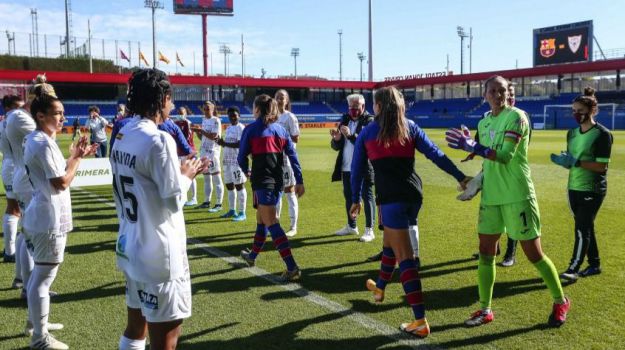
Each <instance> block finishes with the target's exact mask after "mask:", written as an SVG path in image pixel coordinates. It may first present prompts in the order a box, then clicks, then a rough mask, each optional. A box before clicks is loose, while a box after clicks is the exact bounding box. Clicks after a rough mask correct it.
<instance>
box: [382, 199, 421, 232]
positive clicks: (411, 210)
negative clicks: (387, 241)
mask: <svg viewBox="0 0 625 350" xmlns="http://www.w3.org/2000/svg"><path fill="white" fill-rule="evenodd" d="M419 209H421V201H418V202H413V203H408V202H395V203H388V204H381V205H380V209H379V210H378V213H379V217H378V220H379V223H380V224H381V225H382V226H384V227H388V228H392V229H396V230H402V229H406V230H407V229H408V227H409V226H415V225H417V215H419Z"/></svg>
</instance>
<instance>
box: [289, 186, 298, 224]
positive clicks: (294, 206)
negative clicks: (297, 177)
mask: <svg viewBox="0 0 625 350" xmlns="http://www.w3.org/2000/svg"><path fill="white" fill-rule="evenodd" d="M286 200H287V202H289V218H290V219H291V228H292V229H296V228H297V216H298V214H299V205H298V203H297V195H296V194H295V192H287V193H286Z"/></svg>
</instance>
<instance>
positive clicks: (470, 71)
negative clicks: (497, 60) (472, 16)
mask: <svg viewBox="0 0 625 350" xmlns="http://www.w3.org/2000/svg"><path fill="white" fill-rule="evenodd" d="M470 73H473V27H470V28H469V74H470Z"/></svg>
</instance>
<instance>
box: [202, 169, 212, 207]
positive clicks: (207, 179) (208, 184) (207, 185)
mask: <svg viewBox="0 0 625 350" xmlns="http://www.w3.org/2000/svg"><path fill="white" fill-rule="evenodd" d="M211 194H213V177H212V176H211V175H209V174H204V202H208V203H210V201H211Z"/></svg>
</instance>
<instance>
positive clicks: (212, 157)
mask: <svg viewBox="0 0 625 350" xmlns="http://www.w3.org/2000/svg"><path fill="white" fill-rule="evenodd" d="M220 155H221V152H219V151H214V150H212V151H205V150H201V153H200V156H201V157H206V158H208V162H209V163H208V170H207V171H206V172H205V173H204V174H215V173H218V172H220V171H221V165H220V161H221V160H220V159H219V158H220Z"/></svg>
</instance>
